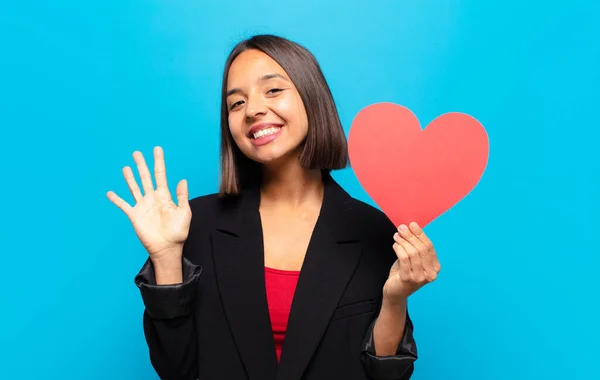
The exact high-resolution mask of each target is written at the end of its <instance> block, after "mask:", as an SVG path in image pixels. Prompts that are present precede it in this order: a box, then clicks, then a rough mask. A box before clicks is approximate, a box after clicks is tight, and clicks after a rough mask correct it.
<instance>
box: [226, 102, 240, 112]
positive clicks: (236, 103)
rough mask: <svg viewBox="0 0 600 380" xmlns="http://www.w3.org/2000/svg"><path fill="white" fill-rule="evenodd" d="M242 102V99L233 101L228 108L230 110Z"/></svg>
mask: <svg viewBox="0 0 600 380" xmlns="http://www.w3.org/2000/svg"><path fill="white" fill-rule="evenodd" d="M242 103H243V101H242V100H238V101H237V102H235V103H233V104H232V105H231V106H230V107H229V110H230V111H231V110H232V109H234V108H236V107H237V106H239V105H241V104H242Z"/></svg>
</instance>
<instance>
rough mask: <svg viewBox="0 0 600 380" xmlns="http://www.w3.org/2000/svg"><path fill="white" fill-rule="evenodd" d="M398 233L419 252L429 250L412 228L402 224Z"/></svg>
mask: <svg viewBox="0 0 600 380" xmlns="http://www.w3.org/2000/svg"><path fill="white" fill-rule="evenodd" d="M398 233H399V234H400V236H401V237H402V238H403V239H404V240H406V241H408V242H409V243H410V244H411V245H412V246H413V247H415V248H416V249H417V250H418V251H419V252H425V251H427V247H426V246H425V244H423V242H422V241H421V240H419V238H418V237H417V236H416V235H415V234H413V233H412V232H411V230H410V229H409V228H408V227H407V226H406V225H404V224H401V225H400V226H399V227H398Z"/></svg>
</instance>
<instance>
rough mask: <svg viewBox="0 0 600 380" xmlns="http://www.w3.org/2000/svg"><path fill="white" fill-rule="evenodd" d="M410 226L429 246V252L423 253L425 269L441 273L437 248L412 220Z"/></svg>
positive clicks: (426, 245)
mask: <svg viewBox="0 0 600 380" xmlns="http://www.w3.org/2000/svg"><path fill="white" fill-rule="evenodd" d="M409 228H410V230H411V231H412V233H413V234H414V235H415V236H416V237H417V238H418V239H419V240H420V241H421V242H422V243H423V245H424V246H425V247H426V248H427V253H426V254H425V255H423V264H424V267H425V271H426V272H427V273H429V272H431V273H432V274H436V275H437V273H439V271H440V269H441V266H440V262H439V261H438V258H437V254H436V252H435V248H434V246H433V243H432V242H431V240H430V239H429V237H427V235H426V234H425V232H423V229H422V228H421V227H420V226H419V225H418V224H417V223H416V222H412V223H410V224H409Z"/></svg>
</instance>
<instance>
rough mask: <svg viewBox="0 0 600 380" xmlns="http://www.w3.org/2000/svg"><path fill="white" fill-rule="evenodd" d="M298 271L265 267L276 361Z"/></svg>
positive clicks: (279, 355) (279, 353)
mask: <svg viewBox="0 0 600 380" xmlns="http://www.w3.org/2000/svg"><path fill="white" fill-rule="evenodd" d="M299 276H300V271H289V270H280V269H273V268H267V267H265V283H266V290H267V302H268V304H269V315H270V317H271V326H272V328H273V338H274V340H275V351H276V352H277V361H279V359H280V358H281V348H282V347H283V339H284V337H285V331H286V330H287V323H288V318H289V316H290V309H291V307H292V299H293V298H294V292H295V291H296V284H297V283H298V277H299Z"/></svg>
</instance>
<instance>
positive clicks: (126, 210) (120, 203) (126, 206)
mask: <svg viewBox="0 0 600 380" xmlns="http://www.w3.org/2000/svg"><path fill="white" fill-rule="evenodd" d="M106 196H107V197H108V199H110V201H111V202H112V203H114V204H115V205H116V206H117V207H118V208H120V209H121V211H123V212H124V213H125V215H127V217H129V215H130V212H131V206H130V205H129V203H127V202H125V201H124V200H123V199H122V198H121V197H119V196H118V195H117V194H115V192H114V191H109V192H107V193H106Z"/></svg>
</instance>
